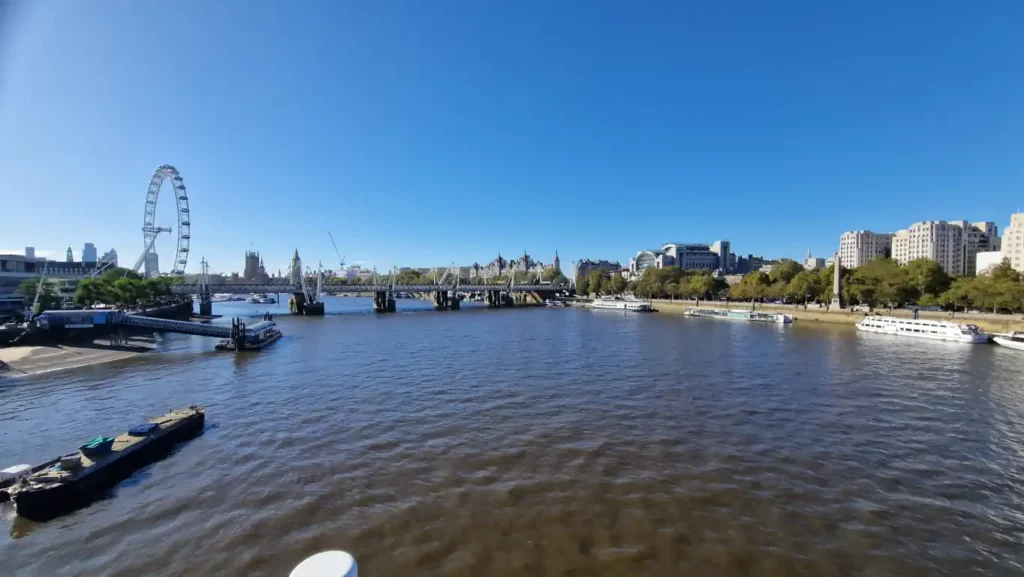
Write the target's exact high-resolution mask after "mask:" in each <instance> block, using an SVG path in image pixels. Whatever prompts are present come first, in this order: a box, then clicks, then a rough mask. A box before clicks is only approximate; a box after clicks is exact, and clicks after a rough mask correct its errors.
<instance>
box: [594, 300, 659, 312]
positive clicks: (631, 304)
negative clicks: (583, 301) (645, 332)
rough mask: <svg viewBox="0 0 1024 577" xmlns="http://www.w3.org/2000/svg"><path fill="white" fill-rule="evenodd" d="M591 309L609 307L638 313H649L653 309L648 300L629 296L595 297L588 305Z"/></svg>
mask: <svg viewBox="0 0 1024 577" xmlns="http://www.w3.org/2000/svg"><path fill="white" fill-rule="evenodd" d="M588 306H589V307H590V308H593V309H610V310H616V311H633V312H638V313H649V312H651V311H653V310H654V308H653V307H652V306H651V303H650V301H643V300H640V299H631V298H619V297H616V298H605V299H602V298H597V299H594V300H593V301H591V303H590V304H589V305H588Z"/></svg>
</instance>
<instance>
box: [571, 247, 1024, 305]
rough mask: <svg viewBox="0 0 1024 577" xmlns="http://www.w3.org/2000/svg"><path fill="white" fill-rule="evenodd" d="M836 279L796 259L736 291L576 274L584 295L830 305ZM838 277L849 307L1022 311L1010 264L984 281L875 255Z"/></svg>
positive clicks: (664, 278) (1022, 288)
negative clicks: (924, 307) (805, 267)
mask: <svg viewBox="0 0 1024 577" xmlns="http://www.w3.org/2000/svg"><path fill="white" fill-rule="evenodd" d="M834 274H835V265H831V266H829V267H827V268H825V269H820V270H805V269H804V267H803V265H801V264H800V263H798V262H796V261H794V260H790V259H782V260H781V261H779V262H778V263H777V264H775V265H774V266H773V267H772V268H771V270H770V271H769V272H767V273H766V272H762V271H753V272H749V273H747V274H745V275H743V277H742V278H741V279H740V281H739V282H738V283H736V284H734V285H732V286H729V285H728V284H727V283H726V282H725V280H724V279H722V278H719V277H715V276H713V275H712V274H711V273H710V272H708V271H702V270H680V269H679V268H677V267H667V268H662V269H656V268H653V267H651V268H648V269H645V270H644V273H643V275H642V276H641V278H640V279H639V280H637V281H634V282H628V283H627V282H626V280H625V279H623V278H622V277H621V276H620V275H617V274H615V275H612V274H609V273H608V272H607V271H591V272H590V273H588V274H587V275H585V276H580V277H578V278H577V280H576V286H577V292H578V293H580V294H590V293H597V294H606V295H617V294H622V293H624V292H631V293H633V294H636V295H637V296H641V297H646V298H697V299H719V300H726V299H728V300H737V301H764V300H778V301H782V302H788V303H802V304H807V303H811V302H820V303H829V302H830V301H831V300H832V285H833V279H834ZM839 276H840V281H841V285H842V288H841V290H842V297H843V301H844V304H849V305H867V306H871V307H885V308H898V307H903V306H907V305H918V306H938V307H941V308H944V309H946V310H969V309H971V308H976V309H982V310H991V311H995V312H1011V311H1020V310H1022V309H1024V277H1022V275H1021V274H1020V273H1019V272H1017V271H1016V270H1014V269H1013V267H1012V266H1010V262H1009V261H1008V260H1005V259H1004V260H1003V262H1002V263H1000V264H999V265H998V266H996V267H995V268H994V269H993V271H992V272H991V273H990V274H987V275H981V276H961V277H951V276H950V275H948V274H946V272H945V271H944V270H943V268H942V267H941V266H939V264H938V263H936V262H935V261H932V260H928V259H917V260H913V261H910V262H909V263H907V264H906V265H903V266H901V265H900V264H899V263H897V262H896V261H895V260H893V259H891V258H877V259H875V260H872V261H871V262H869V263H867V264H865V265H863V266H860V267H857V268H854V269H849V268H840V271H839Z"/></svg>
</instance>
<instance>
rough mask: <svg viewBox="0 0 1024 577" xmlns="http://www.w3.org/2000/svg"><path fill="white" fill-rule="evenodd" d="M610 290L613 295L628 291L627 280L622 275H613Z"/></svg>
mask: <svg viewBox="0 0 1024 577" xmlns="http://www.w3.org/2000/svg"><path fill="white" fill-rule="evenodd" d="M608 289H609V292H611V294H613V295H620V294H622V293H623V292H624V291H625V290H626V279H625V278H623V277H622V275H621V274H616V275H613V276H612V279H611V281H610V283H609V287H608Z"/></svg>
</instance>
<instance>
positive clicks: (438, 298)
mask: <svg viewBox="0 0 1024 577" xmlns="http://www.w3.org/2000/svg"><path fill="white" fill-rule="evenodd" d="M448 306H449V302H448V291H434V308H435V309H437V310H439V311H446V310H448Z"/></svg>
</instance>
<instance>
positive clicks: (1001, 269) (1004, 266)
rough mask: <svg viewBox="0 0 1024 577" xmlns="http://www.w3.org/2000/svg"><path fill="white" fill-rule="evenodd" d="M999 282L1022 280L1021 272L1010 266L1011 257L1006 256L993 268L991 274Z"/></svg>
mask: <svg viewBox="0 0 1024 577" xmlns="http://www.w3.org/2000/svg"><path fill="white" fill-rule="evenodd" d="M989 277H991V278H992V280H993V281H995V282H997V283H1007V282H1020V281H1021V278H1020V273H1019V272H1017V271H1016V270H1014V268H1013V267H1012V266H1010V259H1008V258H1004V259H1003V261H1002V262H1000V263H999V264H998V265H996V267H995V268H993V269H992V274H990V275H989Z"/></svg>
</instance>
